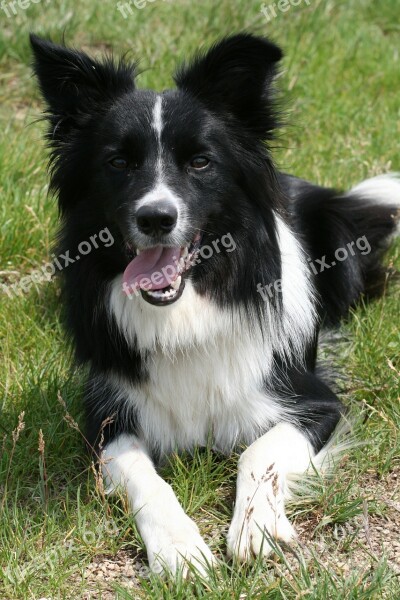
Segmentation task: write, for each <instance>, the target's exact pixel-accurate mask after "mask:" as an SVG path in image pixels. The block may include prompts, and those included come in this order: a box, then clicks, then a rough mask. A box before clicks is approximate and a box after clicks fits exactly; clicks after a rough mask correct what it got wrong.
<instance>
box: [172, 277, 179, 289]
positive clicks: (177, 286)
mask: <svg viewBox="0 0 400 600" xmlns="http://www.w3.org/2000/svg"><path fill="white" fill-rule="evenodd" d="M181 281H182V277H181V275H179V277H177V278H176V279H175V281H173V282H172V283H171V287H172V288H174V290H179V288H180V286H181Z"/></svg>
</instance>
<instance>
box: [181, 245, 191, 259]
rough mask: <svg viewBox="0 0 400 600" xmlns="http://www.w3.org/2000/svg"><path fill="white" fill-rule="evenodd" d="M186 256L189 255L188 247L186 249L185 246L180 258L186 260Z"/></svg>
mask: <svg viewBox="0 0 400 600" xmlns="http://www.w3.org/2000/svg"><path fill="white" fill-rule="evenodd" d="M188 254H189V250H188V247H187V246H185V248H184V250H183V252H182V256H181V258H186V257H187V255H188Z"/></svg>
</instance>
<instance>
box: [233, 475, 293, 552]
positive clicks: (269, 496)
mask: <svg viewBox="0 0 400 600" xmlns="http://www.w3.org/2000/svg"><path fill="white" fill-rule="evenodd" d="M282 485H283V484H282V482H281V481H280V480H279V476H278V474H277V473H276V472H274V470H273V466H271V467H270V468H269V469H267V471H266V473H265V474H264V475H263V476H262V477H261V478H259V479H256V478H255V477H254V475H253V473H251V474H250V476H245V477H244V476H243V475H242V477H241V478H239V480H238V494H237V499H236V505H235V510H234V514H233V519H232V523H231V526H230V528H229V532H228V537H227V547H228V555H229V556H232V557H235V558H236V559H238V560H239V561H241V562H246V561H249V560H251V559H252V558H254V557H257V556H260V555H261V556H264V557H265V556H268V554H270V552H271V551H272V550H273V546H272V545H271V543H270V541H271V539H272V540H277V541H282V542H286V543H290V542H291V541H292V540H294V539H295V538H296V532H295V530H294V528H293V526H292V525H291V524H290V522H289V520H288V519H287V517H286V515H285V506H284V492H283V489H282Z"/></svg>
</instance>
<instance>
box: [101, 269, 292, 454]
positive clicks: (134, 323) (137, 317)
mask: <svg viewBox="0 0 400 600" xmlns="http://www.w3.org/2000/svg"><path fill="white" fill-rule="evenodd" d="M110 302H111V308H112V311H113V313H114V316H115V317H116V318H117V321H118V323H119V325H120V327H122V329H123V331H124V332H125V335H126V336H127V338H128V340H130V341H131V342H132V343H135V345H136V346H137V347H139V349H140V351H142V352H143V354H144V355H145V354H146V351H147V352H148V354H147V358H146V367H147V372H148V379H147V380H146V381H145V382H143V383H142V384H141V385H140V386H135V387H131V386H129V384H128V383H127V382H126V381H121V380H120V379H119V380H118V382H116V384H117V385H118V387H119V388H121V386H122V387H123V390H124V397H126V398H127V400H126V401H125V402H126V408H127V410H129V408H133V407H134V408H135V412H136V413H137V415H138V421H139V425H140V428H141V430H142V432H143V436H144V438H145V439H146V440H147V442H148V443H149V444H150V445H152V446H156V447H158V448H159V449H160V450H161V451H162V452H169V451H171V450H174V449H183V448H187V449H190V448H192V447H193V446H194V445H205V444H206V443H207V441H208V440H209V438H210V436H211V439H212V443H213V445H214V446H215V447H217V448H218V449H220V450H222V451H226V452H227V451H229V450H231V449H232V447H233V446H234V445H235V444H236V443H239V442H243V443H246V444H248V443H250V442H252V441H253V440H254V439H255V438H256V437H257V435H259V433H260V431H262V430H265V429H266V428H268V427H269V426H270V425H272V424H273V423H274V422H276V421H277V420H278V418H279V416H281V414H282V408H280V407H279V404H278V403H277V402H276V401H275V400H274V399H273V398H272V397H269V396H268V393H267V392H266V391H265V378H266V374H267V373H268V372H269V371H270V366H271V360H272V348H271V347H270V346H269V345H268V343H266V342H265V341H263V340H262V336H261V333H260V332H259V333H258V334H257V333H256V332H255V331H252V327H251V324H250V323H249V322H248V320H247V319H246V318H245V317H244V316H242V315H240V314H239V313H236V314H232V313H231V312H230V311H229V312H228V311H222V310H220V309H219V308H218V307H216V306H215V305H213V304H212V303H211V302H210V301H208V300H205V299H204V298H202V297H200V296H198V295H197V294H196V293H195V291H194V288H193V286H192V285H191V283H190V282H187V284H186V289H185V291H184V294H183V296H182V298H181V299H180V300H179V301H178V302H177V303H176V305H172V306H170V307H163V308H158V307H153V306H151V305H149V304H147V303H145V302H144V301H143V300H142V299H141V298H132V299H128V298H124V297H123V295H122V294H121V281H120V279H119V278H118V279H117V280H115V281H114V283H113V289H112V292H111V296H110Z"/></svg>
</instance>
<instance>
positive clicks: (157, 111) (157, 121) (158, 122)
mask: <svg viewBox="0 0 400 600" xmlns="http://www.w3.org/2000/svg"><path fill="white" fill-rule="evenodd" d="M151 125H152V127H153V129H154V131H155V132H156V133H157V138H158V141H159V142H160V143H161V132H162V127H163V123H162V97H161V96H157V98H156V102H155V104H154V108H153V122H152V124H151Z"/></svg>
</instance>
